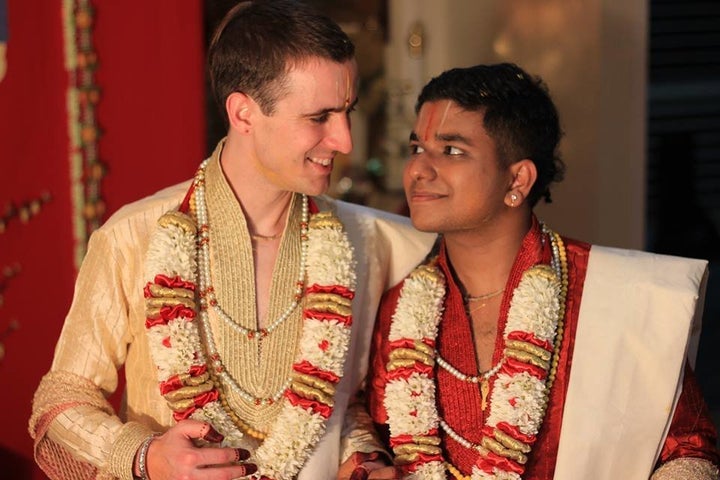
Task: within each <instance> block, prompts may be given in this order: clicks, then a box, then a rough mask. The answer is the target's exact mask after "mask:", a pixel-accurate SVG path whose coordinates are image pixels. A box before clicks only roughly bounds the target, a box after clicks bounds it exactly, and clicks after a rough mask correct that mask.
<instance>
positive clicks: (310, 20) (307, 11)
mask: <svg viewBox="0 0 720 480" xmlns="http://www.w3.org/2000/svg"><path fill="white" fill-rule="evenodd" d="M354 54H355V46H354V45H353V43H352V42H351V41H350V38H348V36H347V35H346V34H345V32H343V31H342V30H341V29H340V27H339V26H338V25H337V24H336V23H335V22H333V21H332V20H330V19H329V18H328V17H326V16H325V15H323V14H321V13H320V12H318V11H316V10H315V9H313V8H311V7H309V6H308V5H306V4H304V3H302V2H299V1H296V0H253V1H244V2H240V3H238V4H237V5H235V6H234V7H233V8H232V9H230V11H229V12H228V13H227V14H226V15H225V17H224V18H223V20H222V21H221V22H220V24H219V25H218V27H217V29H216V30H215V34H214V35H213V38H212V41H211V42H210V47H209V49H208V70H209V73H210V82H211V87H212V92H213V95H214V96H215V100H216V102H217V103H218V107H219V108H220V110H221V111H222V112H223V117H224V118H226V119H227V113H226V112H225V101H226V100H227V97H228V96H229V95H230V94H231V93H233V92H243V93H245V94H247V95H248V96H250V97H252V98H253V100H255V101H256V102H257V103H258V105H260V108H261V109H262V111H263V113H265V114H266V115H270V114H272V113H273V112H274V111H275V104H276V102H277V100H278V99H279V98H280V97H281V96H282V95H283V92H284V88H285V84H284V81H285V79H286V75H287V73H288V71H289V70H290V68H291V67H293V66H297V65H298V64H300V63H302V62H303V61H305V60H308V59H310V58H312V57H319V58H324V59H327V60H333V61H335V62H338V63H342V62H345V61H347V60H350V59H352V58H353V56H354Z"/></svg>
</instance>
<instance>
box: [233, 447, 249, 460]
mask: <svg viewBox="0 0 720 480" xmlns="http://www.w3.org/2000/svg"><path fill="white" fill-rule="evenodd" d="M235 456H236V457H237V461H238V462H239V461H241V460H247V459H248V458H250V452H249V451H247V450H245V449H242V448H236V449H235Z"/></svg>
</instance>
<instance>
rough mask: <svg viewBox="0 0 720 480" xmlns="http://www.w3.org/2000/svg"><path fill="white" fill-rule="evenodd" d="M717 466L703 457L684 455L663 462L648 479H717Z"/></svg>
mask: <svg viewBox="0 0 720 480" xmlns="http://www.w3.org/2000/svg"><path fill="white" fill-rule="evenodd" d="M719 475H720V474H719V473H718V467H717V465H713V464H712V463H711V462H709V461H708V460H705V459H703V458H692V457H684V458H678V459H675V460H670V461H669V462H667V463H665V464H663V466H661V467H660V468H658V469H657V470H655V473H653V474H652V476H651V477H650V480H678V479H682V480H718V478H719Z"/></svg>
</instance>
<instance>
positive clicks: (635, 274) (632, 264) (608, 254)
mask: <svg viewBox="0 0 720 480" xmlns="http://www.w3.org/2000/svg"><path fill="white" fill-rule="evenodd" d="M707 265H708V262H707V261H706V260H700V259H694V258H685V257H676V256H671V255H661V254H657V253H650V252H644V251H640V250H627V249H621V248H613V247H605V246H602V245H592V246H591V247H590V251H589V259H588V275H590V274H602V275H603V276H604V277H607V278H609V279H616V280H622V281H623V282H624V283H625V284H626V285H627V284H628V283H630V284H632V283H638V284H642V283H645V284H650V285H656V286H658V287H662V288H664V289H668V290H681V291H682V290H684V291H690V292H691V293H696V292H697V291H698V289H699V288H700V285H701V283H702V282H703V279H704V277H705V275H706V270H707Z"/></svg>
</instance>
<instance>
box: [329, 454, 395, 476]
mask: <svg viewBox="0 0 720 480" xmlns="http://www.w3.org/2000/svg"><path fill="white" fill-rule="evenodd" d="M401 478H402V471H401V470H400V469H399V468H398V467H394V466H388V464H387V462H385V461H383V460H382V459H381V458H380V455H378V454H364V453H355V454H353V455H352V456H351V457H350V458H348V459H347V460H345V462H343V464H342V465H340V469H339V470H338V475H337V480H394V479H401Z"/></svg>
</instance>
